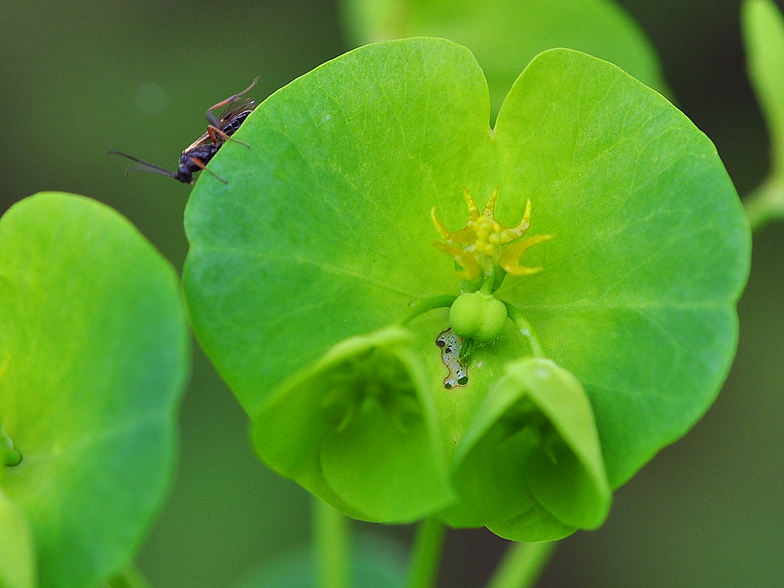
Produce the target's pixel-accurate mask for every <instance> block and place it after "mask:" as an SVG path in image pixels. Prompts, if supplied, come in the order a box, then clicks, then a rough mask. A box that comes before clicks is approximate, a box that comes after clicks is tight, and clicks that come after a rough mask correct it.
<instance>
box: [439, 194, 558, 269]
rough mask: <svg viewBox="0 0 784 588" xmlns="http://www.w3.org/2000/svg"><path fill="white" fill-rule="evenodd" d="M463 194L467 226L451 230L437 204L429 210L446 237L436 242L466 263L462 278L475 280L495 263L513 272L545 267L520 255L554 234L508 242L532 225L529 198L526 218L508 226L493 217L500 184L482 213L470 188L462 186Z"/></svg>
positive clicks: (445, 250)
mask: <svg viewBox="0 0 784 588" xmlns="http://www.w3.org/2000/svg"><path fill="white" fill-rule="evenodd" d="M463 195H464V196H465V199H466V203H467V204H468V224H467V225H466V227H465V228H464V229H461V230H459V231H456V232H452V231H450V230H449V229H447V228H446V227H445V226H444V224H443V223H442V222H441V221H440V220H438V217H437V216H436V209H435V207H433V210H431V211H430V216H431V218H432V219H433V224H435V226H436V230H437V231H438V232H439V234H440V235H441V236H442V237H443V238H444V239H445V240H446V241H447V243H442V242H441V241H433V245H435V246H436V247H437V248H438V249H439V250H441V251H443V252H444V253H446V254H447V255H448V256H449V257H451V258H452V259H454V260H455V261H456V262H457V263H459V264H460V265H461V266H463V270H462V271H460V272H457V276H458V277H459V278H463V279H468V280H473V279H474V278H476V277H478V276H479V275H480V274H481V273H484V275H488V274H489V273H491V271H492V268H493V266H499V267H501V268H502V269H503V270H504V271H505V272H506V273H508V274H511V275H513V276H530V275H531V274H535V273H537V272H540V271H542V269H544V268H542V267H541V266H539V267H526V266H522V265H520V258H521V257H522V255H523V253H525V252H526V251H527V250H528V249H530V248H531V247H533V246H534V245H537V244H539V243H542V242H543V241H547V240H549V239H552V238H553V235H534V236H532V237H526V238H525V239H523V240H522V241H518V242H517V243H514V244H512V245H509V246H508V247H507V246H506V245H508V244H509V243H511V242H512V241H514V240H515V239H519V238H520V237H522V236H523V235H525V233H526V231H527V230H528V227H530V226H531V201H530V200H528V203H527V204H526V206H525V214H524V215H523V220H521V221H520V223H519V224H518V225H517V226H516V227H505V226H503V225H502V224H501V223H499V222H498V221H497V220H495V217H494V215H495V200H496V197H497V196H498V188H496V189H495V190H494V191H493V193H492V194H491V195H490V198H489V199H488V200H487V204H485V208H484V210H483V211H482V212H481V214H480V212H479V209H478V208H477V207H476V203H475V202H474V199H473V198H471V194H469V193H468V188H465V187H464V188H463Z"/></svg>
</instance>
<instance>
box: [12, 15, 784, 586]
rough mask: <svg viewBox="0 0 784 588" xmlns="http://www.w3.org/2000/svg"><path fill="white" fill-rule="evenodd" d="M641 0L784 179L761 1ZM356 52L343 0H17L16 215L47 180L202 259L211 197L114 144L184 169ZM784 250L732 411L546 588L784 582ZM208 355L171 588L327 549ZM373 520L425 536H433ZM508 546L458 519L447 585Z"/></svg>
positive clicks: (744, 146)
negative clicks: (344, 26) (757, 28)
mask: <svg viewBox="0 0 784 588" xmlns="http://www.w3.org/2000/svg"><path fill="white" fill-rule="evenodd" d="M619 3H620V4H621V5H622V6H624V7H625V8H626V9H627V10H628V12H629V13H630V14H631V15H632V16H633V17H634V18H635V19H636V20H637V22H638V23H639V24H640V25H641V27H642V28H643V30H644V31H645V32H646V33H647V34H648V36H649V37H650V39H651V40H652V42H653V44H654V46H655V47H656V49H657V50H658V52H659V55H660V56H661V60H662V64H663V68H664V74H665V77H666V79H667V81H668V83H669V86H670V88H671V89H672V94H673V96H674V97H675V100H676V101H677V104H678V106H679V107H680V108H681V109H682V110H683V111H684V112H685V113H686V114H687V115H688V116H689V117H691V119H692V120H693V121H694V122H695V124H696V125H697V126H698V127H699V128H701V129H702V130H703V131H704V132H705V133H707V135H708V136H709V137H711V138H712V139H713V141H714V142H715V143H716V145H717V147H718V150H719V154H720V155H721V157H722V159H723V160H724V162H725V165H726V166H727V169H728V171H729V173H730V176H731V177H732V178H733V180H734V181H735V184H736V186H737V188H738V192H739V193H740V194H741V195H744V194H746V193H748V192H749V191H750V190H752V189H753V188H754V187H755V186H756V185H757V184H758V183H759V182H760V181H761V180H762V179H763V177H764V175H765V173H766V170H767V165H768V142H767V136H766V132H765V127H764V123H763V121H762V117H761V115H760V113H759V110H758V108H757V105H756V103H755V100H754V97H753V94H752V93H751V89H750V87H749V83H748V80H747V78H746V74H745V63H744V56H743V48H742V44H741V40H740V25H739V10H740V5H739V2H738V1H735V0H659V1H657V2H650V1H649V0H621V1H620V2H619ZM780 6H781V3H780ZM348 48H349V47H348V45H347V42H346V41H345V38H344V35H343V33H342V31H341V28H340V22H339V17H338V7H337V5H336V1H335V0H266V1H252V0H234V2H232V3H231V4H230V5H228V4H223V3H213V2H207V1H205V0H189V1H188V2H184V1H176V0H155V1H152V0H120V1H114V2H97V1H89V0H87V1H83V2H75V1H66V0H51V1H45V0H0V106H1V107H2V110H1V112H2V120H4V121H5V123H4V124H3V125H2V132H1V133H0V135H1V137H2V138H1V139H0V212H2V211H4V210H5V209H6V208H7V207H8V206H10V205H11V204H12V203H13V202H15V201H17V200H20V199H21V198H23V197H25V196H28V195H30V194H33V193H35V192H38V191H41V190H62V191H68V192H75V193H78V194H84V195H87V196H90V197H92V198H95V199H97V200H100V201H103V202H105V203H107V204H109V205H110V206H112V207H114V208H115V209H117V210H119V211H120V212H121V213H122V214H124V215H125V216H127V217H128V218H129V219H130V220H131V221H132V222H133V223H134V224H135V225H136V226H137V227H138V228H139V229H140V230H141V231H142V232H143V233H144V234H145V235H146V236H147V237H148V238H149V239H150V240H151V241H152V242H153V243H154V244H155V245H156V246H157V247H158V249H159V250H160V251H161V252H162V253H163V254H164V255H165V256H166V257H167V258H168V259H170V260H171V262H172V263H173V264H174V265H175V267H177V268H178V269H181V268H182V264H183V261H184V259H185V255H186V253H187V242H186V240H185V236H184V232H183V229H182V216H183V210H184V207H185V204H186V202H187V199H188V194H189V192H190V188H189V187H187V186H185V185H182V184H178V183H177V182H174V181H172V180H169V179H167V178H163V177H159V176H153V175H146V174H132V175H131V176H129V177H128V179H127V180H123V172H124V170H125V168H126V162H124V161H123V160H121V159H119V158H112V157H109V156H107V155H106V150H107V149H117V150H121V151H126V152H128V153H131V154H134V155H137V156H139V157H142V158H144V159H147V160H149V161H152V162H154V163H157V164H159V165H161V166H164V167H167V168H170V169H174V168H175V166H176V163H177V160H178V157H179V154H180V152H181V151H182V149H183V148H184V147H185V146H186V145H188V144H189V143H190V142H191V141H192V140H193V139H195V138H196V137H197V136H199V135H200V134H201V133H202V132H203V131H204V126H205V123H204V110H205V109H206V108H207V107H208V106H210V105H211V104H214V103H215V102H217V101H219V100H221V99H223V98H225V97H226V96H227V95H229V94H232V93H234V92H237V91H239V90H241V89H243V88H245V87H246V86H247V85H248V83H249V82H250V81H251V80H252V79H253V78H254V77H255V76H261V79H260V81H259V83H258V85H257V86H256V88H254V90H253V94H252V95H253V97H255V98H257V99H262V98H264V97H265V96H266V95H268V94H270V93H272V92H273V91H275V90H276V89H277V88H279V87H281V86H283V85H285V84H286V83H287V82H289V81H291V80H292V79H294V78H295V77H297V76H299V75H301V74H303V73H305V72H307V71H308V70H310V69H312V68H313V67H315V66H317V65H319V64H320V63H322V62H324V61H326V60H328V59H330V58H332V57H335V56H337V55H339V54H340V53H342V52H343V51H345V50H346V49H348ZM782 75H784V72H782ZM782 262H784V224H778V225H772V226H769V227H768V228H766V229H764V230H763V231H761V232H759V233H758V234H757V235H755V237H754V253H753V265H752V273H751V278H750V281H749V285H748V287H747V289H746V293H745V295H744V297H743V299H742V300H741V303H740V306H739V313H740V324H741V334H740V345H739V351H738V356H737V359H736V362H735V365H734V367H733V369H732V372H731V374H730V377H729V379H728V381H727V384H726V386H725V387H724V390H723V391H722V393H721V394H720V396H719V398H718V400H717V402H716V404H715V405H714V406H713V408H712V409H711V410H710V411H709V412H708V414H707V415H706V416H705V418H704V419H703V420H702V421H701V422H700V423H698V424H697V426H696V427H695V428H694V429H693V430H692V431H691V432H690V433H689V434H688V435H687V436H686V437H685V438H684V439H683V440H681V441H680V442H679V443H677V444H675V445H673V446H671V447H669V448H667V449H665V450H664V451H662V452H661V453H660V454H659V455H658V456H657V457H656V458H655V459H654V460H653V461H652V462H651V463H650V464H649V465H648V466H646V467H645V468H644V469H643V470H642V471H641V472H640V473H639V474H638V475H637V476H636V477H635V478H634V479H633V480H632V481H631V482H629V483H628V484H627V485H626V486H624V487H623V488H621V489H620V490H619V491H618V492H617V493H616V498H615V503H614V505H613V510H612V513H611V516H610V518H609V520H608V522H607V523H606V524H605V525H604V527H602V528H601V529H600V530H598V531H595V532H590V533H586V532H581V533H578V534H576V535H574V536H573V537H571V538H569V539H567V540H565V541H564V542H563V543H562V545H561V546H560V547H559V549H558V551H557V552H556V555H555V557H554V559H553V560H552V562H551V564H550V566H549V567H548V569H547V571H546V572H545V574H544V576H543V577H542V579H541V582H540V584H539V585H540V586H585V587H593V586H597V587H598V586H601V587H605V588H606V587H614V586H619V587H620V586H624V587H627V586H635V587H637V586H639V587H648V586H651V587H653V586H655V587H657V588H658V587H662V586H667V587H671V586H690V587H702V586H710V587H725V586H727V587H729V586H739V587H740V586H755V587H761V586H771V587H778V586H784V306H783V305H782V301H784V263H782ZM0 312H2V309H0ZM194 348H195V350H196V351H195V359H194V368H193V375H192V381H191V384H190V387H189V389H188V393H187V396H186V398H185V401H184V404H183V407H182V411H181V437H182V443H181V456H180V465H179V471H178V476H177V479H176V482H175V483H174V485H173V488H172V491H171V496H170V499H169V502H168V503H167V505H166V506H165V508H164V510H163V511H162V513H161V515H160V517H159V518H158V520H157V522H156V523H155V525H154V527H153V529H152V532H151V534H150V535H149V537H148V538H147V540H146V542H145V544H144V546H143V547H142V550H141V552H140V554H139V558H138V562H139V565H140V567H141V569H142V570H143V571H144V573H145V574H146V575H147V576H148V577H149V579H150V581H151V582H152V584H153V585H154V586H157V587H161V588H163V587H167V588H185V587H188V588H207V587H210V588H213V587H223V586H225V587H230V586H233V585H234V584H235V583H236V582H237V581H238V580H239V579H240V578H242V577H243V576H244V575H245V574H247V573H249V572H250V571H251V570H252V569H253V568H254V567H255V566H257V565H258V564H260V563H262V562H264V561H266V560H269V559H270V558H271V557H273V556H274V555H275V554H279V553H281V552H283V551H285V550H287V549H291V548H295V547H296V546H298V545H303V544H305V543H306V542H307V541H308V533H309V508H308V507H309V499H308V496H307V494H306V493H305V492H304V491H303V490H301V489H300V488H299V487H298V486H296V485H295V484H293V483H291V482H289V481H287V480H283V479H281V478H279V477H277V476H276V475H274V474H272V473H271V472H270V471H268V470H267V469H266V468H265V467H264V466H263V465H261V464H260V463H259V462H258V461H257V460H256V459H255V457H254V455H253V453H252V451H251V449H250V447H249V444H248V442H247V422H246V418H245V416H244V414H243V413H242V412H241V410H240V409H239V407H238V405H237V403H236V401H235V400H234V399H233V397H232V396H231V394H230V392H229V391H228V389H227V388H226V386H225V385H224V384H223V383H222V382H221V380H220V378H219V377H218V376H217V374H216V373H215V371H214V369H213V368H212V367H211V366H210V364H209V362H208V361H207V360H206V359H205V358H204V356H203V355H202V354H201V352H200V351H198V346H196V345H195V344H194ZM357 526H358V527H361V531H362V532H365V533H375V534H382V535H385V536H388V537H391V538H392V539H393V540H395V541H400V542H401V543H403V544H405V542H407V541H409V540H410V536H411V529H410V528H406V527H382V526H371V525H357ZM507 545H508V544H507V542H505V541H503V540H501V539H499V538H497V537H495V536H493V535H491V534H490V533H489V532H487V531H483V530H474V531H461V532H450V534H449V536H448V542H447V546H446V551H445V558H444V561H443V565H442V578H441V584H440V585H441V586H443V587H447V586H450V587H451V586H465V587H473V586H481V585H482V584H483V582H484V581H485V580H486V578H487V577H488V575H489V574H490V572H491V570H492V569H493V568H494V566H495V565H496V563H497V561H498V559H499V558H500V556H501V554H502V553H503V551H504V549H505V548H506V547H507Z"/></svg>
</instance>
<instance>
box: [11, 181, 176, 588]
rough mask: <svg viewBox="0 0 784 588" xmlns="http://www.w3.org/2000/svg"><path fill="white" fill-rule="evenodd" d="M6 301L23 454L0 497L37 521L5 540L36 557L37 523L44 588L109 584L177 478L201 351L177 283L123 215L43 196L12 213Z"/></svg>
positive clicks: (15, 439) (14, 435) (14, 409)
mask: <svg viewBox="0 0 784 588" xmlns="http://www.w3.org/2000/svg"><path fill="white" fill-rule="evenodd" d="M0 307H2V309H3V310H2V313H0V392H1V393H0V422H1V423H2V428H3V429H4V430H5V433H6V434H7V437H8V439H10V441H11V442H12V443H13V446H14V448H15V451H17V452H18V454H19V455H20V457H21V462H20V463H18V465H16V466H15V467H9V466H0V470H2V471H0V486H1V487H2V493H0V497H2V498H0V500H2V501H5V500H8V501H9V502H11V503H13V505H15V508H17V509H18V513H20V514H21V516H22V517H24V519H20V517H17V519H16V520H17V521H21V522H19V526H18V528H17V529H15V530H13V529H12V530H10V531H9V530H8V529H6V528H3V532H2V533H1V534H0V535H2V536H0V544H3V545H5V544H6V542H8V541H12V542H14V544H15V547H16V548H17V549H18V550H19V553H20V554H24V549H23V547H24V544H23V539H24V533H25V529H24V528H23V523H24V521H25V520H26V525H27V527H29V531H30V536H31V538H32V543H33V545H34V549H35V559H36V560H37V564H38V565H37V576H38V581H39V585H40V586H46V587H47V588H60V587H62V588H82V587H84V588H87V587H92V586H96V585H97V584H98V583H99V582H101V581H103V580H105V579H107V577H108V576H110V575H112V574H114V573H116V572H118V571H119V570H121V569H122V568H124V567H125V566H126V565H128V563H129V562H130V560H131V558H132V557H133V554H134V552H135V550H136V548H137V547H138V545H139V543H140V541H141V540H142V538H143V536H144V534H145V532H146V530H147V528H148V527H149V524H150V522H151V519H152V516H153V515H154V513H155V512H156V511H157V509H158V507H159V506H160V504H161V501H162V499H163V497H164V493H165V491H166V489H167V488H168V485H169V481H170V479H171V474H172V465H173V460H174V450H175V442H176V436H175V435H176V412H175V411H176V409H177V405H178V401H179V398H180V395H181V393H182V390H183V387H184V380H185V377H186V372H187V366H188V355H189V347H188V345H189V341H188V332H187V328H186V324H185V320H184V312H183V308H182V302H181V297H180V293H179V287H178V281H177V276H176V274H175V272H174V271H173V269H172V267H171V266H170V265H169V264H168V263H167V262H166V261H165V260H164V259H163V258H162V257H161V256H160V255H159V254H158V253H157V252H156V251H155V249H154V248H153V247H152V246H151V245H150V244H149V243H148V242H147V241H146V240H145V239H144V238H143V237H142V236H141V235H140V234H139V233H138V231H137V230H136V229H135V228H134V227H133V226H132V225H131V224H130V223H128V221H126V220H125V219H124V218H122V217H121V216H120V215H119V214H117V213H116V212H114V211H113V210H111V209H109V208H108V207H106V206H104V205H102V204H99V203H97V202H94V201H91V200H88V199H86V198H82V197H78V196H72V195H67V194H60V193H43V194H39V195H36V196H33V197H30V198H27V199H25V200H23V201H21V202H19V203H17V204H15V205H14V206H12V207H11V208H10V209H9V210H8V212H6V214H5V215H4V216H3V217H2V219H0ZM0 510H5V515H0V517H4V523H3V524H2V525H0V527H3V525H4V524H5V521H8V520H9V515H8V513H9V510H8V505H7V504H6V505H3V504H0ZM12 522H13V521H12ZM13 524H16V523H13ZM9 533H10V536H9ZM0 551H2V552H3V553H5V548H4V549H2V550H0ZM25 557H30V558H32V557H33V554H32V553H30V554H29V555H28V556H25ZM31 561H32V560H31ZM19 563H20V565H23V564H24V563H25V561H24V560H19ZM5 564H7V561H5V560H4V559H3V557H0V566H4V565H5ZM15 571H16V572H17V573H18V574H20V575H18V576H17V578H16V583H15V584H11V585H12V586H30V585H31V584H30V581H25V580H23V579H20V578H23V577H24V576H22V575H21V574H22V572H23V571H24V570H23V569H22V568H20V569H16V570H15ZM7 574H8V569H2V568H0V578H5V577H7ZM25 582H27V583H25ZM0 583H2V582H0ZM3 585H5V584H3Z"/></svg>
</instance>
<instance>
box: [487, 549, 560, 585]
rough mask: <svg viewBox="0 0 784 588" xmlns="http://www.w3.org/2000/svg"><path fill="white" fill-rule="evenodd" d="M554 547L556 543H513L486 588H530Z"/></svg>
mask: <svg viewBox="0 0 784 588" xmlns="http://www.w3.org/2000/svg"><path fill="white" fill-rule="evenodd" d="M556 545H558V543H557V542H556V541H542V542H539V543H515V544H514V545H512V546H511V547H510V548H509V549H508V550H507V551H506V555H504V559H503V560H502V561H501V564H500V565H499V566H498V568H497V569H496V571H495V573H494V574H493V577H492V578H491V579H490V582H489V583H488V584H487V588H531V587H532V586H534V584H536V581H537V580H538V579H539V575H540V574H541V573H542V570H543V569H544V566H545V564H546V563H547V562H548V561H549V559H550V556H552V554H553V551H555V547H556Z"/></svg>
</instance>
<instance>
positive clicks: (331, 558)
mask: <svg viewBox="0 0 784 588" xmlns="http://www.w3.org/2000/svg"><path fill="white" fill-rule="evenodd" d="M311 504H312V509H311V510H312V516H313V544H314V547H315V551H316V552H315V560H316V575H317V578H318V582H317V584H316V585H317V586H318V587H319V588H348V587H349V586H350V585H351V566H350V562H351V560H350V558H351V537H350V535H351V528H350V524H349V520H348V519H347V518H346V517H345V516H344V515H343V514H342V513H340V512H338V511H337V510H336V509H335V508H333V507H332V506H330V505H329V504H327V503H326V502H324V501H323V500H321V499H319V498H316V497H315V496H314V497H313V500H312V503H311Z"/></svg>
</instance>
